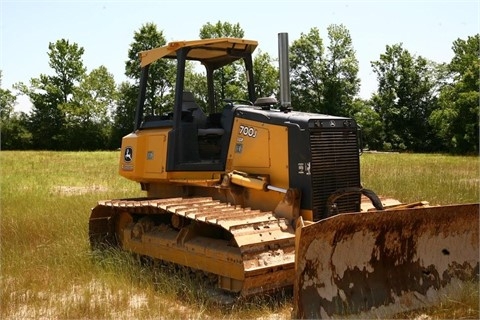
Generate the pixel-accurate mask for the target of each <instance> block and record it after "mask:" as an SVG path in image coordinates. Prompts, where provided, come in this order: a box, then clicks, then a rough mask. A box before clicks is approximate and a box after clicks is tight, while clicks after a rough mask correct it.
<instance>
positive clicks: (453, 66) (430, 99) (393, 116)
mask: <svg viewBox="0 0 480 320" xmlns="http://www.w3.org/2000/svg"><path fill="white" fill-rule="evenodd" d="M326 31H327V32H326V37H325V36H324V37H322V35H321V33H320V30H319V29H318V28H315V27H314V28H311V29H310V30H309V31H308V32H307V33H301V35H300V37H299V38H298V39H295V40H294V41H293V42H292V43H291V44H290V49H289V50H290V53H289V57H290V78H291V93H292V106H293V108H294V109H295V110H300V111H308V112H315V113H324V114H330V115H337V116H348V117H352V118H354V119H356V121H357V123H358V124H359V125H360V126H361V128H362V132H363V141H364V144H365V146H366V147H367V148H370V149H375V150H383V151H411V152H446V153H457V154H478V151H479V150H478V147H479V127H478V122H479V121H478V120H479V118H478V117H479V98H480V96H479V88H480V80H479V70H480V62H479V53H480V35H479V34H476V35H472V36H469V37H468V38H467V39H457V40H455V41H454V42H453V44H452V50H453V54H454V57H453V59H452V60H451V61H450V62H449V63H437V62H434V61H431V60H428V59H427V58H424V57H422V56H416V55H413V54H411V53H410V52H409V51H408V50H407V49H406V48H404V47H403V44H402V43H398V44H393V45H386V48H385V52H384V53H381V54H380V55H379V58H378V59H377V60H375V61H372V62H371V67H372V70H373V72H374V73H375V75H376V78H377V90H376V92H374V93H373V94H372V96H371V97H370V98H369V99H361V98H359V96H358V94H359V91H360V79H359V77H358V70H359V63H358V60H357V58H356V56H355V50H354V47H353V44H352V39H351V36H350V32H349V30H348V29H347V28H346V27H345V26H343V25H330V26H329V27H328V28H327V30H326ZM243 36H244V31H243V30H242V28H241V27H240V25H239V24H238V23H237V24H231V23H228V22H221V21H218V22H217V23H214V24H211V23H206V24H205V25H203V26H202V27H201V29H200V32H199V37H200V38H201V39H206V38H217V37H239V38H243ZM165 44H166V38H165V35H164V33H163V31H162V30H159V29H158V27H157V25H156V24H154V23H146V24H144V25H142V26H141V28H140V29H139V30H137V31H135V32H134V36H133V41H132V43H131V44H130V47H129V48H128V51H127V55H128V59H127V61H126V63H125V75H126V76H127V79H128V80H127V81H124V82H122V83H120V84H116V83H115V81H114V78H113V75H112V74H111V73H109V72H108V70H107V68H106V67H104V66H100V67H98V68H96V69H93V70H91V71H90V72H88V71H87V68H86V67H85V66H84V64H83V60H82V55H83V54H84V52H85V50H84V48H83V47H80V46H79V45H78V44H77V43H72V42H70V41H69V40H67V39H60V40H57V41H56V42H52V43H49V45H48V50H49V51H48V58H49V66H50V67H51V69H52V74H51V75H45V74H40V75H39V76H38V77H37V78H32V79H31V80H30V82H29V83H27V84H25V83H17V84H15V85H14V86H13V88H12V89H15V90H16V91H17V92H20V94H23V95H25V96H27V97H28V98H29V100H30V101H31V103H32V109H31V111H30V112H29V113H24V112H15V110H14V107H15V104H16V98H17V97H16V96H15V95H14V94H13V92H12V90H9V89H4V88H0V125H1V149H2V150H7V149H15V150H22V149H34V150H107V149H116V148H118V147H119V146H120V142H121V137H122V136H124V135H126V134H128V133H130V132H131V131H132V129H133V121H134V110H135V107H136V100H137V96H138V88H139V81H140V65H139V60H138V58H137V53H138V52H140V51H142V50H148V49H152V48H155V47H159V46H163V45H165ZM277 65H278V63H276V62H275V61H274V59H272V58H271V56H270V55H269V54H268V53H265V52H262V51H261V50H260V49H258V50H257V53H256V54H255V56H254V72H255V79H254V80H255V90H256V94H257V96H259V97H260V96H278V95H279V92H278V89H279V88H278V87H279V85H278V78H279V77H278V73H279V70H278V66H277ZM150 74H151V76H150V78H149V79H150V80H149V81H150V83H149V85H148V87H149V91H148V93H147V97H146V108H151V109H152V111H155V112H154V113H158V114H161V113H165V112H169V111H171V108H172V105H173V104H172V101H173V96H172V94H171V92H172V88H173V86H174V82H175V64H174V62H173V61H165V60H160V61H157V62H156V63H155V64H153V65H152V66H151V68H150ZM242 76H244V75H243V73H242V71H241V68H240V67H239V66H237V65H232V66H227V67H224V68H222V70H221V73H220V74H218V75H216V78H215V81H216V82H217V83H218V85H219V87H220V88H221V92H220V93H218V94H219V95H220V96H221V98H222V99H223V98H236V99H241V98H243V93H242V92H240V91H239V89H238V87H236V86H234V85H232V84H233V83H235V82H236V81H238V80H239V79H241V77H242ZM0 84H1V71H0ZM185 86H186V87H188V88H189V89H190V90H191V91H193V92H194V93H195V95H196V97H198V98H199V100H200V101H199V102H200V104H201V105H202V104H203V105H204V106H206V96H205V92H206V83H205V81H204V80H203V76H201V75H200V74H199V73H198V71H197V70H196V69H195V68H194V67H192V66H188V70H187V73H186V79H185ZM202 102H203V103H202ZM206 111H214V110H206Z"/></svg>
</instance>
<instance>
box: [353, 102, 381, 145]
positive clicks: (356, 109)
mask: <svg viewBox="0 0 480 320" xmlns="http://www.w3.org/2000/svg"><path fill="white" fill-rule="evenodd" d="M349 109H350V111H349V113H350V114H349V116H350V117H352V118H353V119H355V121H356V122H357V124H358V125H359V126H360V128H361V134H362V142H363V147H364V148H367V149H370V150H381V149H382V148H383V142H384V140H385V131H384V127H383V123H382V121H381V119H380V116H379V114H378V113H377V112H375V110H374V108H373V105H372V102H371V101H370V100H363V99H358V98H357V99H354V101H353V102H352V105H351V106H350V108H349Z"/></svg>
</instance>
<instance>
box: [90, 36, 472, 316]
mask: <svg viewBox="0 0 480 320" xmlns="http://www.w3.org/2000/svg"><path fill="white" fill-rule="evenodd" d="M257 45H258V43H257V42H256V41H253V40H247V39H240V38H213V39H202V40H192V41H173V42H170V43H168V44H166V45H165V46H162V47H158V48H154V49H151V50H146V51H142V52H140V53H139V63H140V66H141V77H140V84H139V95H138V102H137V107H136V111H135V121H134V128H133V131H132V133H130V134H128V135H126V136H125V137H123V139H122V145H121V150H120V159H119V174H120V175H121V176H123V177H125V178H127V179H129V180H132V181H135V182H137V183H139V185H140V187H141V189H142V190H143V191H144V192H145V193H146V195H145V197H142V198H131V199H111V200H102V201H99V202H98V203H97V205H96V206H95V207H94V208H93V209H92V211H91V215H90V219H89V239H90V243H91V246H92V248H93V249H95V250H96V249H102V248H105V247H110V246H113V247H118V248H120V249H122V250H126V251H129V252H132V253H134V254H136V255H138V256H143V257H148V258H150V259H154V260H156V261H163V262H166V263H172V264H174V265H177V266H181V267H182V268H187V269H188V270H190V272H192V273H195V274H197V275H198V276H200V278H202V279H204V280H205V281H206V283H209V284H212V285H213V286H214V287H215V288H216V290H218V291H220V292H225V293H228V294H231V295H234V296H238V297H248V296H251V295H255V294H259V293H264V292H270V291H275V290H280V289H282V288H292V287H295V289H294V292H295V296H294V299H295V307H294V317H296V318H297V317H298V318H301V317H307V318H309V317H320V316H325V315H327V316H328V315H332V314H334V312H336V310H334V308H333V307H331V306H328V307H327V306H326V304H325V301H328V302H329V303H333V304H337V305H342V303H343V304H344V300H345V299H343V300H342V298H345V296H346V295H347V296H348V294H349V292H352V291H355V290H357V288H359V287H360V286H361V285H362V284H363V285H365V286H366V287H368V283H366V282H365V281H364V282H363V283H356V282H355V283H354V288H355V290H353V289H352V288H350V289H351V290H350V291H348V290H346V289H345V288H343V287H342V286H340V285H339V284H337V285H336V286H333V285H329V287H330V288H332V290H333V288H334V287H335V288H336V289H337V291H336V292H337V293H338V292H340V291H341V292H343V295H338V294H333V293H332V292H333V291H332V292H328V294H327V297H325V295H324V294H323V292H322V291H325V290H324V289H325V288H326V286H327V285H326V283H330V282H331V280H332V277H333V276H332V275H331V274H330V273H331V272H332V270H333V271H336V272H338V270H339V269H338V267H335V266H333V267H332V261H331V259H332V256H331V255H328V252H329V251H328V250H327V251H325V252H327V253H321V250H320V249H322V248H323V249H330V250H333V249H335V248H336V246H338V240H337V238H338V237H337V236H335V235H334V236H332V234H335V232H340V233H342V234H343V235H344V236H345V237H346V238H345V239H348V236H350V238H349V239H350V240H349V241H350V244H351V247H350V249H348V246H347V247H346V248H345V249H344V250H346V251H344V253H343V255H344V257H343V258H345V259H347V261H346V262H345V261H344V262H342V261H341V259H342V257H340V258H339V257H336V259H340V260H338V261H334V262H333V263H334V264H335V263H337V264H342V265H345V264H347V265H348V262H349V261H351V262H353V260H351V259H350V260H348V255H349V253H348V252H347V251H348V250H352V251H355V250H356V249H355V245H357V246H365V245H371V249H372V248H374V247H375V245H376V243H375V242H374V241H373V242H372V241H370V242H368V243H363V242H362V240H363V238H361V237H358V238H357V237H356V236H355V234H356V233H355V232H357V231H356V229H355V228H357V227H358V228H360V229H362V228H366V229H364V230H371V232H372V233H375V231H378V232H377V233H378V234H385V232H383V231H379V230H376V229H375V228H374V227H375V225H376V223H375V221H377V220H378V219H379V218H378V217H381V218H383V219H387V220H389V218H390V217H400V221H398V222H392V223H393V224H394V226H395V228H396V229H395V230H397V229H402V223H403V222H402V219H403V218H405V219H407V220H408V219H410V221H413V222H412V223H417V224H418V223H420V224H421V219H419V218H418V217H425V216H426V211H424V210H430V211H432V210H433V211H438V209H436V208H435V207H428V206H426V205H425V203H422V202H420V203H417V204H413V205H404V204H401V203H399V202H398V201H394V200H392V199H384V198H381V197H378V196H377V195H376V194H375V193H374V192H372V191H371V190H368V189H365V188H363V187H362V184H361V180H360V160H359V157H360V154H361V133H360V130H359V126H358V125H357V123H356V122H355V120H354V119H351V118H348V117H339V116H333V115H324V114H315V113H307V112H299V111H295V110H294V109H293V108H292V104H291V97H290V96H291V94H290V83H289V66H288V35H287V34H286V33H280V34H278V48H279V66H280V67H279V71H280V79H279V80H280V81H279V82H280V92H279V93H280V101H278V100H277V99H276V98H274V97H271V96H270V97H256V94H255V84H254V79H255V77H254V76H255V75H254V67H253V59H252V55H253V52H254V50H255V48H256V47H257ZM159 61H168V62H169V63H173V64H175V66H176V78H175V84H174V86H173V88H172V90H171V92H170V94H171V96H172V108H171V110H172V111H171V112H168V113H158V112H156V111H155V110H157V109H156V108H154V106H152V105H149V103H148V101H149V100H148V99H147V98H148V97H151V96H152V95H155V92H151V91H149V90H150V84H151V83H152V82H154V81H156V80H158V79H151V77H150V75H149V68H151V66H152V65H154V64H155V63H158V62H159ZM193 62H195V63H198V64H199V65H201V66H202V68H204V70H205V71H204V73H203V75H204V76H205V77H206V81H205V83H206V90H205V92H204V93H203V96H202V97H204V99H203V100H202V102H203V107H202V106H201V104H199V103H198V100H197V97H195V94H194V92H195V91H194V90H192V88H188V87H187V81H186V70H188V68H189V67H190V64H191V63H193ZM231 65H235V66H237V67H239V66H240V67H241V68H243V70H244V74H243V75H242V76H241V77H238V79H236V81H235V84H238V88H239V90H240V92H243V96H242V97H241V98H238V96H237V97H234V98H230V99H229V98H228V97H225V96H224V90H223V89H221V88H218V81H216V80H215V79H218V78H219V76H218V74H219V72H220V73H221V72H222V70H224V68H225V67H227V66H231ZM220 91H222V92H221V93H219V92H220ZM197 94H198V93H197ZM207 111H208V112H207ZM412 207H415V208H414V209H412ZM457 207H458V208H459V209H458V210H462V212H466V215H467V216H468V217H473V218H472V219H476V218H478V206H475V205H472V206H457ZM457 207H455V210H457ZM432 208H433V209H432ZM372 210H373V211H372ZM413 210H418V211H417V212H415V213H414V212H413ZM455 210H453V209H452V210H449V209H443V211H447V213H452V212H454V211H455ZM384 211H385V212H384ZM387 211H388V212H390V213H388V214H387V213H386V212H387ZM430 211H429V212H430ZM337 219H340V220H338V223H337ZM362 219H363V220H362ZM364 220H365V221H364ZM391 221H394V218H392V220H391ZM382 223H383V222H382ZM417 229H418V228H417ZM474 229H475V228H474ZM310 231H311V232H310ZM417 231H418V230H417ZM454 231H455V232H457V231H458V230H454ZM382 232H383V233H382ZM447 233H448V232H447ZM396 236H397V238H395V239H394V240H395V241H400V242H401V241H403V237H404V235H403V234H402V233H401V232H400V233H397V234H396ZM475 236H476V238H475ZM318 237H320V238H318ZM472 237H473V238H471V239H470V238H468V239H470V240H471V243H473V242H474V241H475V239H476V240H478V227H477V229H476V235H473V236H472ZM345 241H346V242H348V240H345ZM359 241H360V242H359ZM477 242H478V241H477ZM374 244H375V245H374ZM375 248H377V249H378V248H380V247H375ZM381 249H388V248H383V247H382V248H380V249H379V250H381ZM309 250H310V251H309ZM312 250H313V252H315V253H314V254H313V256H312ZM372 250H373V249H372ZM392 250H393V249H392ZM445 250H447V249H445ZM448 250H450V249H448ZM477 251H478V246H477ZM365 252H366V249H365ZM341 256H342V255H341ZM408 258H410V257H408ZM470 258H471V257H470ZM474 258H475V259H476V260H474V261H473V262H471V261H470V260H469V261H468V263H469V266H470V265H471V266H472V268H473V270H474V271H472V272H473V273H475V272H477V273H478V255H477V256H476V257H474ZM315 259H317V260H315ZM329 259H330V260H329ZM362 261H363V260H362ZM392 263H393V264H394V265H395V263H394V262H392ZM327 265H328V266H330V267H331V268H333V269H328V270H326V269H325V270H324V269H321V268H320V266H327ZM465 266H466V265H464V267H465ZM345 268H346V270H347V269H348V268H349V266H345ZM353 268H357V267H353ZM384 268H386V266H384ZM465 268H466V267H465ZM465 268H463V269H465ZM357 269H358V268H357ZM447 269H448V268H447ZM355 270H356V269H355ZM359 270H360V271H362V270H363V269H359ZM368 270H370V269H368ZM472 272H471V273H472ZM326 273H329V274H328V275H326ZM344 274H346V273H345V272H344ZM367 277H368V275H367ZM335 279H336V278H335ZM345 281H347V282H348V281H350V280H345ZM378 281H379V280H378V279H377V282H378ZM346 286H347V287H348V286H349V284H348V283H347V284H346ZM425 286H426V284H425ZM327 287H328V286H327ZM342 290H343V291H342ZM374 291H375V290H374ZM360 292H363V293H365V292H366V291H361V289H360ZM312 293H315V294H312ZM332 297H333V298H332ZM355 299H357V298H355ZM358 299H359V298H358ZM373 300H375V301H376V302H377V300H376V299H373ZM332 301H333V302H332ZM364 307H365V308H368V307H369V305H368V303H364ZM359 310H360V309H359ZM361 310H364V309H361Z"/></svg>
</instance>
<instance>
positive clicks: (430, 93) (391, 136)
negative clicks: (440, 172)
mask: <svg viewBox="0 0 480 320" xmlns="http://www.w3.org/2000/svg"><path fill="white" fill-rule="evenodd" d="M371 64H372V67H373V71H374V72H375V73H376V74H377V79H378V82H379V85H378V90H377V92H376V93H375V94H374V96H373V98H372V101H373V105H374V108H375V111H377V112H378V113H379V115H380V117H381V119H382V122H383V124H384V128H385V145H384V147H385V148H386V149H394V150H412V151H434V150H435V149H436V148H437V139H436V138H435V136H434V135H433V131H432V128H431V126H430V125H429V123H428V121H426V120H427V119H428V118H429V117H430V114H431V113H432V111H433V110H434V109H435V108H436V92H435V88H436V87H435V83H436V65H435V64H434V63H433V62H430V61H428V60H426V59H425V58H423V57H415V56H412V55H411V54H410V53H409V52H408V51H407V50H406V49H404V48H403V47H402V44H395V45H393V46H388V45H387V46H386V51H385V53H384V54H381V55H380V59H379V60H377V61H373V62H372V63H371Z"/></svg>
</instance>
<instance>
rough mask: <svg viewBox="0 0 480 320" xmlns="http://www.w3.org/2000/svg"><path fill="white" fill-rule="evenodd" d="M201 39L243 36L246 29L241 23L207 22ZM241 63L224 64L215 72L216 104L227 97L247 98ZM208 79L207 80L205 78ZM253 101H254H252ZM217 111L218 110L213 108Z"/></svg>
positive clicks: (201, 32)
mask: <svg viewBox="0 0 480 320" xmlns="http://www.w3.org/2000/svg"><path fill="white" fill-rule="evenodd" d="M199 36H200V39H211V38H225V37H234V38H243V36H244V31H243V29H242V28H241V27H240V24H239V23H236V24H231V23H229V22H221V21H218V22H217V23H216V24H211V23H210V22H207V23H206V24H205V25H203V26H202V27H201V28H200V33H199ZM241 70H242V69H241V64H240V63H238V62H236V63H233V64H231V65H227V66H224V67H222V68H220V69H218V70H216V71H215V72H214V75H213V77H214V87H215V94H216V99H215V101H216V103H215V106H217V105H219V104H220V103H222V101H223V100H225V99H247V98H248V97H247V94H246V92H247V88H246V86H242V84H243V83H245V81H242V79H244V78H242V76H244V74H245V72H243V73H242V71H241ZM204 81H206V80H204ZM205 87H206V84H205ZM252 102H253V101H252ZM211 111H216V110H211Z"/></svg>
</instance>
